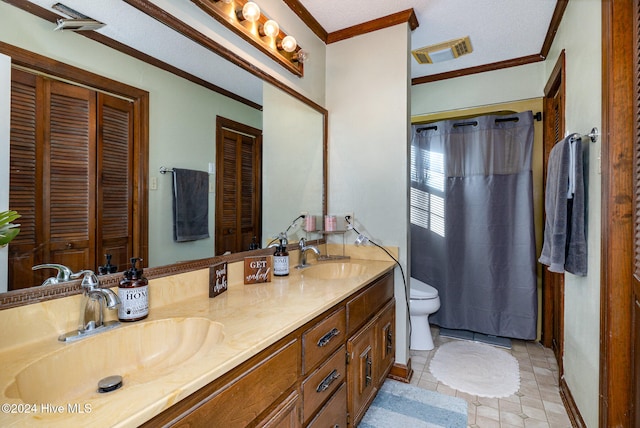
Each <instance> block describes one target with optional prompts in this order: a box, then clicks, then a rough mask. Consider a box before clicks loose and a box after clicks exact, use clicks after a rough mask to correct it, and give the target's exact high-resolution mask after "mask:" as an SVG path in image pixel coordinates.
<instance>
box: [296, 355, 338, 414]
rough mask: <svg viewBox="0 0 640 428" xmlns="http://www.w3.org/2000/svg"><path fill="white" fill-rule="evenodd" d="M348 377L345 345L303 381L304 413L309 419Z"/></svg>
mask: <svg viewBox="0 0 640 428" xmlns="http://www.w3.org/2000/svg"><path fill="white" fill-rule="evenodd" d="M345 378H346V348H345V347H344V345H343V346H341V347H340V349H338V351H337V352H336V353H335V354H333V356H332V357H331V358H329V360H328V361H327V362H326V363H324V364H323V365H322V366H320V368H319V369H318V370H316V371H315V372H314V373H313V374H311V375H310V376H309V377H308V378H307V379H306V380H305V381H304V382H303V383H302V397H303V405H302V411H303V414H304V418H303V420H305V421H306V420H308V419H309V418H310V417H311V415H313V414H314V413H315V411H316V410H318V408H319V407H320V405H321V404H322V403H323V402H325V401H326V400H327V398H329V397H330V396H331V394H333V392H334V391H335V390H336V389H337V388H338V387H339V386H340V384H342V383H343V382H344V380H345Z"/></svg>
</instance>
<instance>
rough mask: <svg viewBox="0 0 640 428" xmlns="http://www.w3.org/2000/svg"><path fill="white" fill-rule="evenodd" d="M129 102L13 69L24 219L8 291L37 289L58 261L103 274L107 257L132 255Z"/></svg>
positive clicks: (14, 167) (13, 195) (14, 138)
mask: <svg viewBox="0 0 640 428" xmlns="http://www.w3.org/2000/svg"><path fill="white" fill-rule="evenodd" d="M134 125H135V124H134V115H133V104H132V103H131V102H128V101H125V100H122V99H120V98H116V97H113V96H110V95H105V94H98V93H97V92H96V91H93V90H90V89H87V88H82V87H78V86H74V85H71V84H68V83H63V82H60V81H54V80H50V79H48V78H45V77H42V76H36V75H34V74H31V73H27V72H24V71H20V70H15V69H14V70H13V71H12V85H11V134H10V188H9V207H10V208H11V209H13V210H16V211H18V212H19V213H20V215H21V216H22V217H21V218H20V219H19V221H18V222H19V223H20V233H19V234H18V236H17V237H16V239H14V240H13V241H12V242H11V244H10V245H9V289H10V290H15V289H19V288H26V287H31V286H33V285H39V284H41V283H42V281H43V280H44V279H45V278H48V277H50V276H52V275H53V274H55V271H53V270H49V269H47V270H39V271H32V270H31V267H32V266H34V265H37V264H42V263H59V264H63V265H65V266H68V267H69V268H71V269H72V270H74V271H79V270H82V269H91V270H94V271H97V269H98V266H99V265H101V264H103V263H104V254H106V253H110V254H112V256H113V258H112V263H114V264H117V265H118V266H119V267H121V268H123V267H125V266H126V265H127V263H128V260H129V258H130V257H132V256H133V244H132V243H133V226H132V219H133V215H135V213H134V212H133V207H134V204H135V203H136V201H135V200H134V199H133V194H134V189H133V177H134V174H135V172H134V170H133V169H134V167H133V162H134V156H133V150H134V148H133V147H134V144H133V141H132V140H133V136H134V131H133V128H134Z"/></svg>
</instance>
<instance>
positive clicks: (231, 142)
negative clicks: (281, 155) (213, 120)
mask: <svg viewBox="0 0 640 428" xmlns="http://www.w3.org/2000/svg"><path fill="white" fill-rule="evenodd" d="M216 133H217V136H216V219H215V224H216V227H215V241H216V242H215V254H216V255H220V254H223V253H224V252H226V251H231V252H232V253H235V252H239V251H246V250H248V249H249V245H250V244H251V241H252V239H253V237H254V236H255V237H256V239H257V241H258V243H260V242H261V239H262V136H261V131H260V130H258V129H255V128H251V127H249V126H246V125H243V124H241V123H237V122H234V121H231V120H229V119H224V118H220V117H219V118H218V120H217V125H216Z"/></svg>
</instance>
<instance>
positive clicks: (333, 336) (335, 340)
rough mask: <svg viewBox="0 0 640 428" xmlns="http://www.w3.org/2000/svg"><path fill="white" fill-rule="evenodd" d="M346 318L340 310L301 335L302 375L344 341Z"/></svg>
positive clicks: (342, 309)
mask: <svg viewBox="0 0 640 428" xmlns="http://www.w3.org/2000/svg"><path fill="white" fill-rule="evenodd" d="M345 330H346V317H345V310H344V308H340V310H338V311H337V312H334V313H333V314H332V315H330V316H329V317H327V318H325V319H324V320H322V321H320V322H319V323H318V324H316V325H315V326H314V327H312V328H311V329H309V330H307V331H306V332H305V333H304V334H303V335H302V354H303V358H302V362H303V364H302V373H303V374H306V373H308V372H309V371H311V370H312V369H313V368H314V367H315V366H316V365H317V364H318V363H319V362H320V361H322V360H325V359H326V358H327V357H328V356H329V355H331V353H332V352H333V351H335V350H336V349H338V347H339V346H340V345H341V344H343V343H344V341H345Z"/></svg>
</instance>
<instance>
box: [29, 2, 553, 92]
mask: <svg viewBox="0 0 640 428" xmlns="http://www.w3.org/2000/svg"><path fill="white" fill-rule="evenodd" d="M29 1H30V2H31V3H34V4H37V5H39V6H41V7H43V8H45V9H48V10H51V6H52V4H54V3H55V2H56V0H29ZM274 1H275V0H274ZM278 1H280V0H278ZM62 2H63V3H64V4H65V5H67V6H69V7H71V8H73V9H75V10H77V11H79V12H81V13H83V14H85V15H88V16H91V17H92V18H94V19H97V20H99V21H101V22H105V23H107V26H106V27H104V28H102V29H100V30H98V31H99V32H100V33H102V34H104V35H106V36H108V37H110V38H113V39H115V40H117V41H119V42H121V43H124V44H126V45H128V46H131V47H133V48H134V49H137V50H139V51H141V52H144V53H146V54H148V55H151V56H153V57H155V58H157V59H159V60H161V61H164V62H167V63H169V64H171V65H173V66H175V67H178V68H180V69H181V70H184V71H186V72H188V73H190V74H192V75H194V76H196V77H198V78H201V79H204V80H206V81H208V82H212V83H214V84H216V85H218V86H220V87H222V88H224V89H226V90H229V91H231V92H234V93H236V94H238V95H240V96H242V97H244V98H247V99H249V100H251V101H253V102H256V103H258V104H261V103H262V83H261V81H260V80H259V79H257V78H255V77H254V76H252V75H250V73H248V72H246V71H244V70H240V69H238V68H237V67H235V66H232V65H231V64H230V63H229V62H227V61H225V60H222V59H221V58H220V57H219V56H217V55H215V54H212V53H211V52H209V51H207V50H206V49H205V48H203V47H201V46H199V45H197V44H196V43H193V42H191V41H189V40H187V39H186V38H185V37H184V36H181V35H178V34H176V33H175V32H173V31H172V30H170V29H168V28H167V27H165V26H164V25H162V24H160V23H159V22H157V21H155V20H154V19H153V18H150V17H149V16H147V15H145V14H143V13H141V12H139V11H138V10H137V9H135V8H133V7H131V6H129V5H128V4H127V3H126V2H124V1H122V0H62ZM153 3H155V4H157V5H159V6H160V7H163V8H165V9H166V10H167V11H168V12H169V13H171V14H173V15H175V16H176V17H178V18H179V19H181V20H183V21H184V22H186V23H188V24H189V25H191V26H193V27H194V28H197V29H198V30H199V31H204V32H205V33H206V31H207V28H209V27H211V28H213V27H212V26H215V25H218V24H217V23H215V22H213V20H211V19H210V18H209V17H207V16H206V15H204V14H203V13H202V11H200V10H198V9H197V8H196V6H194V5H193V3H191V2H190V1H187V0H153ZM258 3H259V0H258ZM300 3H301V4H302V5H303V6H304V7H305V8H306V9H307V10H308V11H309V12H310V13H311V14H312V15H313V16H314V18H315V19H316V20H317V21H318V22H319V23H320V25H321V26H322V27H323V28H324V29H325V30H326V31H327V32H328V33H332V32H335V31H337V30H341V29H345V28H348V27H351V26H354V25H357V24H361V23H364V22H368V21H372V20H375V19H377V18H381V17H384V16H388V15H391V14H393V13H395V12H400V11H404V10H407V9H411V8H413V10H414V11H415V14H416V16H417V19H418V22H419V26H418V28H416V29H415V30H414V31H413V32H412V34H411V49H416V48H420V47H423V46H426V45H431V44H435V43H440V42H443V41H447V40H450V39H455V38H459V37H463V36H467V35H468V36H470V38H471V44H472V46H473V52H472V53H471V54H468V55H464V56H462V57H459V58H458V59H455V60H450V61H445V62H441V63H438V64H422V65H421V64H418V63H417V62H416V61H415V60H414V59H413V58H412V59H411V77H412V78H419V77H423V76H429V75H433V74H439V73H445V72H450V71H455V70H459V69H465V68H469V67H476V66H482V65H485V64H491V63H495V62H500V61H505V60H512V59H514V58H521V57H526V56H529V55H537V54H539V53H540V52H541V49H542V45H543V42H544V39H545V36H546V34H547V31H548V29H549V25H550V22H551V18H552V16H553V12H554V9H555V6H556V0H348V1H344V0H300ZM56 13H57V12H56ZM203 19H204V20H206V22H204V21H203ZM141 34H144V35H145V36H144V37H141V36H140V35H141ZM212 37H214V36H212ZM233 37H235V36H233V35H232V38H233ZM236 43H238V41H236ZM239 46H246V47H245V48H244V49H246V50H248V51H251V50H252V49H254V48H253V47H251V46H249V45H248V44H246V43H244V42H242V41H239ZM227 47H229V48H230V49H233V47H232V46H231V45H229V46H227ZM311 55H312V56H313V52H311Z"/></svg>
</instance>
